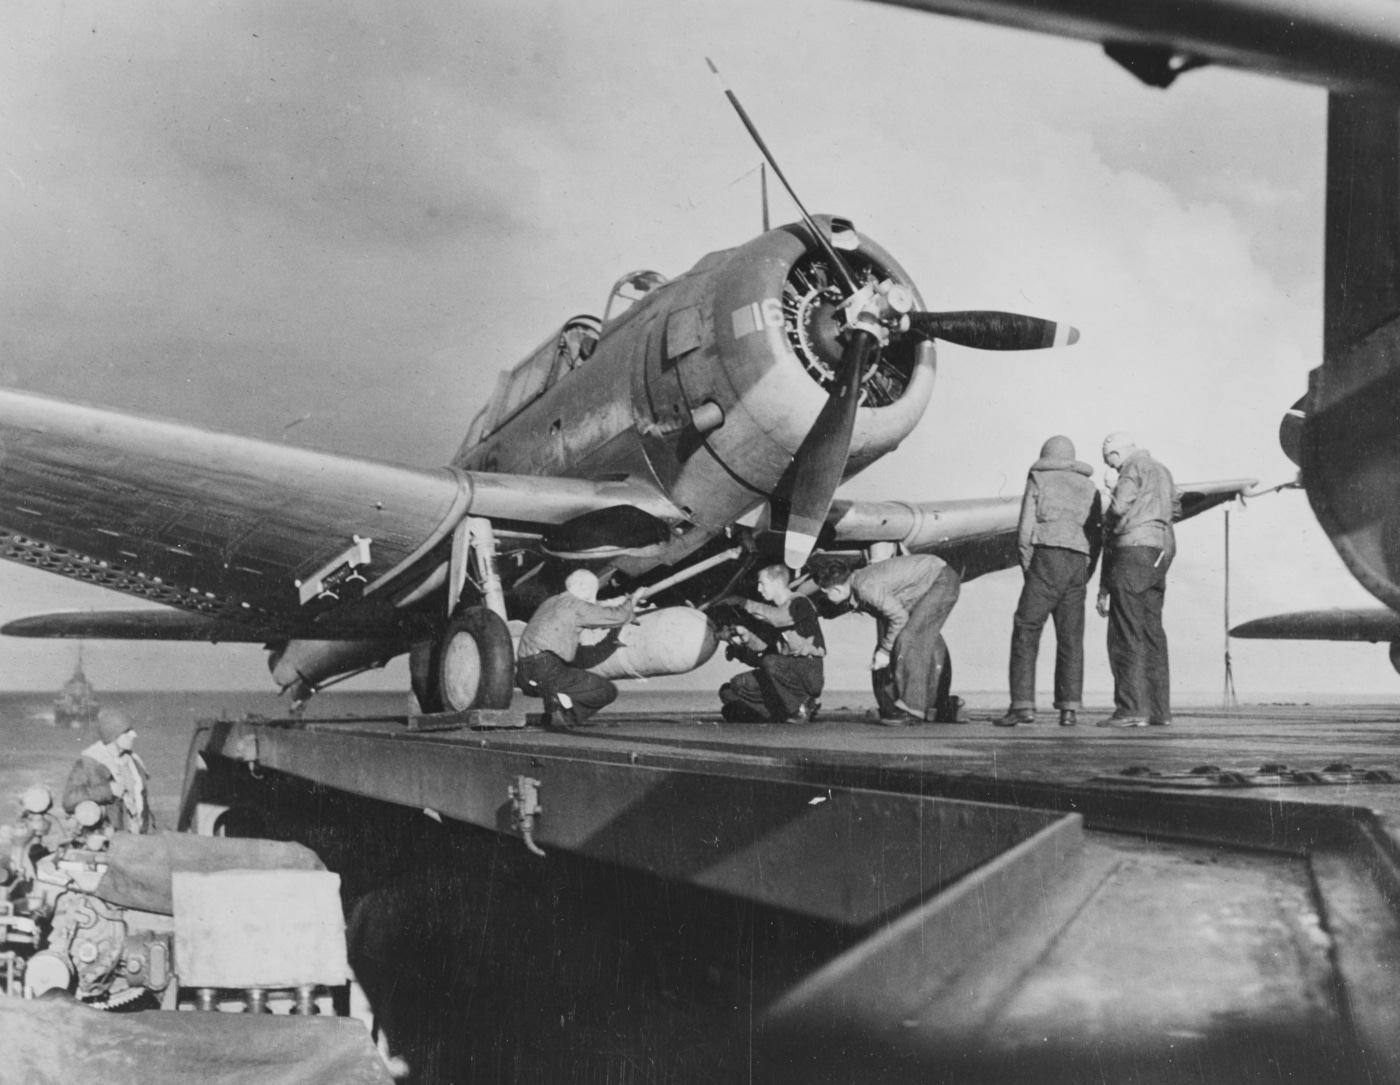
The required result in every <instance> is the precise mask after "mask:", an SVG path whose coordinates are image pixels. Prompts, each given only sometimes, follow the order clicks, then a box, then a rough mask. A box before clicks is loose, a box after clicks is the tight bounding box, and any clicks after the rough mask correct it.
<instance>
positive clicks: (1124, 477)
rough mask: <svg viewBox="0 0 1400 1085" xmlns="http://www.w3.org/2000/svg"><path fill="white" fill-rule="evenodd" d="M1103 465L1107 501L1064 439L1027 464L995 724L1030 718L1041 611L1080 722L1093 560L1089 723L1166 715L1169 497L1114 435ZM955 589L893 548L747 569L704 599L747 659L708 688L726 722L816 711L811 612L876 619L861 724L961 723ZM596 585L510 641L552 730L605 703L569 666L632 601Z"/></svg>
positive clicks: (1069, 723) (817, 659)
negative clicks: (882, 553) (854, 559)
mask: <svg viewBox="0 0 1400 1085" xmlns="http://www.w3.org/2000/svg"><path fill="white" fill-rule="evenodd" d="M1103 459H1104V462H1105V464H1107V465H1108V467H1109V468H1111V469H1112V470H1113V471H1114V472H1116V474H1117V478H1116V480H1115V481H1114V483H1113V485H1112V489H1111V491H1110V494H1109V499H1108V503H1107V507H1105V505H1104V501H1103V498H1102V496H1101V495H1100V493H1099V490H1098V487H1097V486H1096V485H1095V484H1094V482H1093V479H1092V475H1093V469H1092V468H1091V467H1090V466H1089V465H1088V464H1087V463H1083V462H1081V461H1080V460H1077V459H1076V458H1075V450H1074V444H1073V443H1072V442H1071V441H1070V440H1069V438H1067V437H1059V436H1057V437H1052V438H1050V439H1049V440H1048V441H1046V442H1045V444H1044V446H1043V447H1042V448H1041V450H1040V457H1039V458H1038V459H1037V460H1036V461H1035V463H1033V464H1032V465H1031V468H1030V472H1029V474H1028V477H1027V480H1026V489H1025V495H1024V497H1023V498H1022V501H1021V515H1020V520H1019V523H1018V527H1017V538H1016V541H1017V547H1018V550H1019V554H1020V564H1021V571H1022V573H1023V575H1024V583H1023V586H1022V589H1021V597H1020V600H1019V602H1018V604H1017V607H1016V614H1015V617H1014V619H1013V622H1012V634H1011V662H1010V676H1009V677H1010V687H1011V705H1010V708H1009V709H1008V710H1007V712H1006V714H1005V715H1004V716H1002V717H1001V718H1000V719H997V720H996V721H994V722H995V724H996V726H999V727H1017V726H1023V725H1026V724H1031V723H1034V722H1035V719H1036V711H1035V675H1036V657H1037V655H1038V654H1039V649H1040V640H1041V633H1042V632H1043V631H1044V628H1045V624H1046V622H1047V621H1050V620H1052V619H1053V621H1054V625H1055V640H1056V653H1055V700H1054V705H1055V708H1056V709H1058V711H1059V723H1060V725H1061V726H1062V727H1073V726H1075V725H1076V724H1077V723H1078V714H1079V712H1080V711H1081V710H1082V707H1083V704H1082V698H1083V687H1084V611H1085V603H1086V598H1087V589H1088V584H1089V581H1090V579H1091V578H1092V576H1093V573H1094V570H1095V567H1096V566H1097V565H1098V564H1099V558H1100V555H1102V558H1103V562H1102V565H1103V567H1102V571H1101V574H1100V580H1099V593H1098V603H1097V610H1098V613H1099V614H1100V616H1102V617H1106V618H1107V619H1108V659H1109V666H1110V669H1111V670H1112V672H1113V682H1114V711H1113V714H1112V715H1110V716H1108V717H1107V718H1106V719H1103V720H1100V721H1099V723H1098V725H1099V726H1102V727H1146V726H1164V725H1167V724H1169V723H1171V690H1170V686H1171V679H1170V670H1169V665H1168V656H1167V638H1166V633H1165V632H1164V630H1163V628H1162V604H1163V599H1164V594H1165V589H1166V577H1167V570H1168V569H1169V568H1170V566H1171V562H1172V558H1173V556H1174V555H1175V552H1176V541H1175V536H1174V534H1173V530H1172V522H1173V521H1174V520H1175V519H1176V518H1177V517H1178V516H1179V514H1180V499H1179V498H1178V496H1177V494H1176V488H1175V484H1174V483H1173V481H1172V476H1171V473H1170V472H1169V471H1168V470H1167V469H1166V468H1165V467H1164V466H1162V464H1161V463H1159V462H1158V461H1157V460H1155V459H1154V458H1153V457H1152V455H1151V454H1150V453H1149V452H1148V451H1146V450H1145V449H1140V448H1138V447H1136V445H1135V444H1134V442H1133V441H1132V439H1131V438H1130V437H1128V436H1127V435H1126V434H1123V433H1112V434H1110V435H1109V436H1108V437H1107V438H1105V440H1104V443H1103ZM961 586H962V580H961V577H960V575H959V573H958V571H957V570H956V569H955V568H953V567H952V566H951V565H949V564H948V563H947V562H945V561H944V560H943V559H942V558H939V557H937V556H935V555H933V554H906V555H900V556H896V557H892V558H889V559H886V560H883V561H877V562H874V563H872V564H870V565H867V566H865V567H863V568H853V567H852V566H850V565H848V564H844V563H838V562H830V563H825V564H817V565H816V567H815V568H814V570H813V575H812V579H811V580H810V581H808V582H806V583H801V584H796V583H794V582H793V580H792V579H791V576H790V574H789V572H788V570H787V568H786V567H785V566H783V565H780V564H773V565H767V566H764V567H763V568H761V569H760V570H759V571H758V575H757V581H756V588H757V594H758V595H759V598H758V599H752V598H748V597H744V596H737V595H735V596H727V597H725V598H723V599H721V600H719V601H718V602H717V603H715V604H713V605H712V607H711V608H710V612H711V614H712V616H715V617H716V618H718V619H719V620H720V624H721V635H722V636H723V637H724V639H725V640H726V641H727V642H728V648H727V650H726V653H727V655H728V657H729V658H730V659H735V660H739V661H740V662H743V663H746V664H748V666H749V667H750V668H751V669H750V670H747V671H744V672H742V673H740V674H737V675H735V676H734V677H733V678H731V679H730V680H729V681H727V682H725V683H724V684H723V685H722V686H721V687H720V689H719V699H720V706H721V707H720V711H721V713H722V715H723V717H724V718H725V719H726V720H729V721H731V722H784V723H805V722H808V721H810V720H812V719H813V718H814V717H815V716H816V713H817V711H818V708H819V707H820V704H819V701H818V698H819V697H820V695H821V692H822V685H823V681H824V657H825V656H826V651H827V649H826V640H825V638H824V637H823V635H822V628H821V621H820V619H821V618H823V617H826V618H833V617H837V616H839V615H841V614H846V613H852V612H860V613H864V614H868V615H870V616H872V617H873V618H875V620H876V626H877V641H876V645H875V651H874V653H873V654H872V656H871V659H870V671H871V678H872V685H873V687H874V693H875V702H876V708H875V709H874V711H872V712H871V713H869V719H870V720H871V721H872V722H878V723H881V724H884V725H886V726H895V727H903V726H908V725H910V724H917V723H926V722H929V723H965V722H967V715H966V713H965V711H964V708H963V701H962V698H960V697H957V696H954V695H953V694H952V693H951V692H950V688H949V687H950V685H951V681H950V679H951V673H950V668H949V666H948V649H947V645H946V644H945V643H944V640H943V636H942V629H943V623H944V622H945V621H946V620H947V618H948V615H949V614H950V613H951V612H952V609H953V606H954V604H955V603H956V602H957V600H958V594H959V591H960V589H961ZM598 587H599V582H598V578H597V577H596V576H595V575H594V574H593V573H591V572H588V571H587V570H583V569H579V570H575V571H574V572H573V573H571V574H570V575H569V578H568V580H567V582H566V585H565V588H566V590H565V591H564V592H562V593H561V594H559V595H556V596H553V597H551V598H550V599H547V600H546V601H545V602H544V603H543V604H541V606H540V607H539V609H538V610H537V611H536V612H535V615H534V617H532V618H531V620H530V622H529V625H528V626H527V627H526V629H525V632H524V634H523V635H522V637H521V640H520V648H519V652H518V661H517V665H516V678H517V682H518V684H519V686H520V688H521V689H522V690H523V691H524V692H525V693H527V694H529V695H532V696H536V697H542V698H543V699H544V701H545V705H546V709H547V719H548V721H549V722H550V723H551V725H553V726H558V727H563V728H570V727H575V726H578V725H580V724H582V723H584V722H585V721H587V720H588V719H589V717H591V716H592V715H593V714H594V713H596V712H598V711H599V710H600V709H602V708H604V707H605V706H607V705H608V704H611V703H612V701H613V700H614V699H615V698H616V697H617V687H616V686H614V685H613V683H612V682H610V681H608V680H607V679H605V678H600V677H599V676H597V675H595V674H593V673H591V672H590V671H587V670H585V669H583V668H581V667H576V666H574V665H573V664H574V661H575V656H576V654H577V652H578V647H579V640H580V635H581V634H582V632H583V630H585V629H596V628H610V627H616V626H622V625H625V624H626V623H627V622H629V621H631V620H632V617H633V613H634V608H635V605H636V601H637V597H636V596H635V595H634V596H631V597H628V598H626V599H623V600H620V601H617V602H614V603H613V604H611V605H606V604H601V603H599V602H598V601H597V593H598Z"/></svg>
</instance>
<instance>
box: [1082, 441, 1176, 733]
mask: <svg viewBox="0 0 1400 1085" xmlns="http://www.w3.org/2000/svg"><path fill="white" fill-rule="evenodd" d="M1103 460H1104V463H1106V464H1108V466H1109V467H1112V468H1113V469H1114V470H1116V471H1117V472H1118V481H1117V483H1115V485H1114V487H1113V499H1112V501H1111V502H1110V503H1109V507H1108V511H1107V512H1106V513H1105V514H1104V554H1103V569H1102V571H1101V572H1100V575H1099V600H1098V612H1099V615H1100V617H1106V618H1108V665H1109V667H1110V668H1111V669H1112V671H1113V704H1114V709H1113V715H1111V716H1109V717H1108V718H1106V719H1103V720H1100V721H1099V724H1098V726H1100V727H1144V726H1147V725H1148V724H1151V725H1153V726H1166V725H1167V724H1169V723H1171V721H1172V708H1171V671H1170V667H1169V664H1168V660H1167V633H1166V630H1165V629H1163V628H1162V603H1163V601H1164V599H1165V596H1166V591H1167V570H1168V569H1169V568H1170V567H1171V563H1172V558H1174V557H1175V556H1176V534H1175V532H1174V531H1173V529H1172V522H1173V521H1174V520H1176V519H1178V518H1179V517H1180V515H1181V498H1180V497H1179V496H1177V492H1176V484H1175V483H1174V482H1173V481H1172V476H1171V472H1170V471H1168V470H1167V469H1166V468H1165V467H1163V466H1162V465H1161V464H1160V463H1158V462H1157V461H1156V460H1155V459H1153V458H1152V454H1151V453H1149V452H1148V451H1147V450H1146V449H1142V448H1138V447H1137V446H1136V445H1135V444H1134V443H1133V440H1132V438H1131V437H1129V436H1128V435H1127V434H1126V433H1110V434H1109V435H1108V436H1107V437H1105V438H1104V442H1103Z"/></svg>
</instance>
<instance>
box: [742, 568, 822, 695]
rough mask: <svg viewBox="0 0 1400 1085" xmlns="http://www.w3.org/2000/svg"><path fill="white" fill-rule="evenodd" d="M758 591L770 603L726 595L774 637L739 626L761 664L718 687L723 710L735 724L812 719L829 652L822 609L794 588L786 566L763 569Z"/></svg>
mask: <svg viewBox="0 0 1400 1085" xmlns="http://www.w3.org/2000/svg"><path fill="white" fill-rule="evenodd" d="M758 594H759V595H761V596H763V598H764V599H765V600H767V602H766V603H759V602H756V601H754V600H752V599H742V598H736V599H733V600H727V602H730V603H731V604H732V605H733V606H734V607H735V608H736V609H739V610H742V611H743V612H744V613H745V614H747V615H748V616H749V617H750V618H753V619H755V620H756V621H757V622H759V623H761V624H762V625H764V626H766V627H767V630H766V631H768V632H770V633H771V640H770V639H768V638H762V637H759V636H758V635H757V634H754V633H750V631H749V630H748V629H747V627H744V626H741V627H739V628H738V629H736V632H735V637H743V638H744V641H745V643H746V644H747V646H748V647H747V651H748V652H750V653H752V655H751V657H750V659H751V661H752V662H754V663H755V664H756V665H755V667H754V669H753V670H751V671H745V672H744V673H743V674H737V675H735V676H734V677H733V678H731V679H730V680H729V681H728V682H726V683H725V684H724V685H722V686H720V687H719V699H720V702H721V703H722V705H723V708H722V709H721V713H722V715H723V716H724V718H725V719H726V720H729V721H730V722H732V723H748V722H757V721H762V720H772V721H774V722H775V723H807V722H808V721H810V720H811V719H812V717H813V716H814V715H815V714H816V710H817V705H818V702H817V697H818V696H820V695H821V691H822V680H823V674H822V657H823V656H825V655H826V641H825V639H823V637H822V630H821V623H820V622H819V621H818V620H817V608H816V607H815V606H814V605H813V604H812V601H811V600H810V599H808V598H807V597H806V596H805V595H795V594H794V593H793V591H792V588H791V586H790V582H789V580H788V571H787V567H786V566H785V565H769V566H766V567H764V568H763V569H760V570H759V572H758ZM740 630H742V632H740ZM745 634H747V636H745ZM755 641H757V642H758V643H754V642H755ZM759 645H761V647H760V646H759ZM742 657H743V656H742V654H741V656H740V658H742Z"/></svg>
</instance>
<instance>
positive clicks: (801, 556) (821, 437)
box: [783, 328, 877, 570]
mask: <svg viewBox="0 0 1400 1085" xmlns="http://www.w3.org/2000/svg"><path fill="white" fill-rule="evenodd" d="M876 349H877V343H876V339H875V336H874V335H873V334H871V333H870V332H868V331H865V330H863V329H860V328H856V329H853V330H852V332H851V338H850V339H849V340H848V341H847V343H846V349H845V350H844V351H843V352H842V355H841V379H840V381H839V383H838V384H837V385H836V387H834V388H833V389H832V390H831V395H830V396H828V397H827V401H826V404H825V405H824V406H823V407H822V410H821V414H819V415H817V420H816V422H815V423H813V425H812V428H811V429H810V430H809V431H808V432H807V436H806V437H804V438H803V439H802V444H801V446H800V447H799V448H798V449H797V455H796V456H795V457H793V481H792V499H791V503H790V505H789V511H788V521H787V535H786V537H785V538H784V540H783V559H784V560H785V561H786V562H787V564H788V567H789V568H791V569H794V570H798V569H801V568H802V567H803V566H804V565H806V564H807V558H808V557H809V556H810V555H811V553H812V548H813V547H814V546H816V545H817V536H818V535H819V534H820V533H821V529H822V525H823V524H824V523H825V522H826V514H827V510H829V509H830V508H831V499H832V497H833V496H835V494H836V487H837V486H839V485H840V484H841V476H842V475H843V474H845V472H846V459H847V457H848V456H849V455H850V451H851V434H852V433H853V432H854V431H855V426H856V408H857V407H859V406H860V379H861V375H862V374H863V373H864V372H865V366H866V363H867V362H868V361H869V360H870V356H871V354H873V353H874V352H875V350H876Z"/></svg>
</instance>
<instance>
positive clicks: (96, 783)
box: [63, 753, 155, 833]
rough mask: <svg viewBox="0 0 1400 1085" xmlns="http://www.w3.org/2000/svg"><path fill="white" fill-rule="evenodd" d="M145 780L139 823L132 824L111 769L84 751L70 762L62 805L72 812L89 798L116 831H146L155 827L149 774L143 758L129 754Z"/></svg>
mask: <svg viewBox="0 0 1400 1085" xmlns="http://www.w3.org/2000/svg"><path fill="white" fill-rule="evenodd" d="M127 756H129V757H130V758H131V759H132V762H133V763H134V764H135V766H136V770H137V771H138V772H139V773H140V774H141V779H142V780H143V781H144V782H145V784H146V787H145V788H144V796H143V799H144V801H143V804H142V810H141V822H140V824H139V825H138V824H132V819H131V816H130V814H129V813H128V811H127V809H126V804H125V803H124V802H122V800H121V799H120V798H119V797H118V796H117V793H116V792H115V791H114V790H113V788H112V783H113V780H112V773H111V770H110V769H108V768H107V766H106V765H104V764H102V763H101V762H100V761H96V760H94V759H93V758H91V757H89V756H87V754H86V753H84V754H83V756H81V757H79V758H78V760H77V761H75V762H74V763H73V768H72V769H71V770H70V771H69V773H68V781H67V783H66V784H64V787H63V809H64V810H66V811H68V813H70V814H71V813H72V812H73V811H74V810H76V809H77V807H78V804H79V803H80V802H84V801H86V800H88V799H91V800H92V801H93V802H95V803H97V805H98V806H100V807H102V813H103V814H104V815H105V816H106V818H107V822H108V824H110V825H111V826H112V828H114V829H116V830H117V831H118V832H131V833H148V832H150V831H151V830H152V829H154V828H155V817H154V816H153V815H152V814H151V789H150V786H149V785H150V774H149V773H148V772H147V771H146V766H145V764H144V763H143V762H142V760H141V759H140V758H139V757H137V756H136V755H135V754H134V753H133V754H128V755H127Z"/></svg>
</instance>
